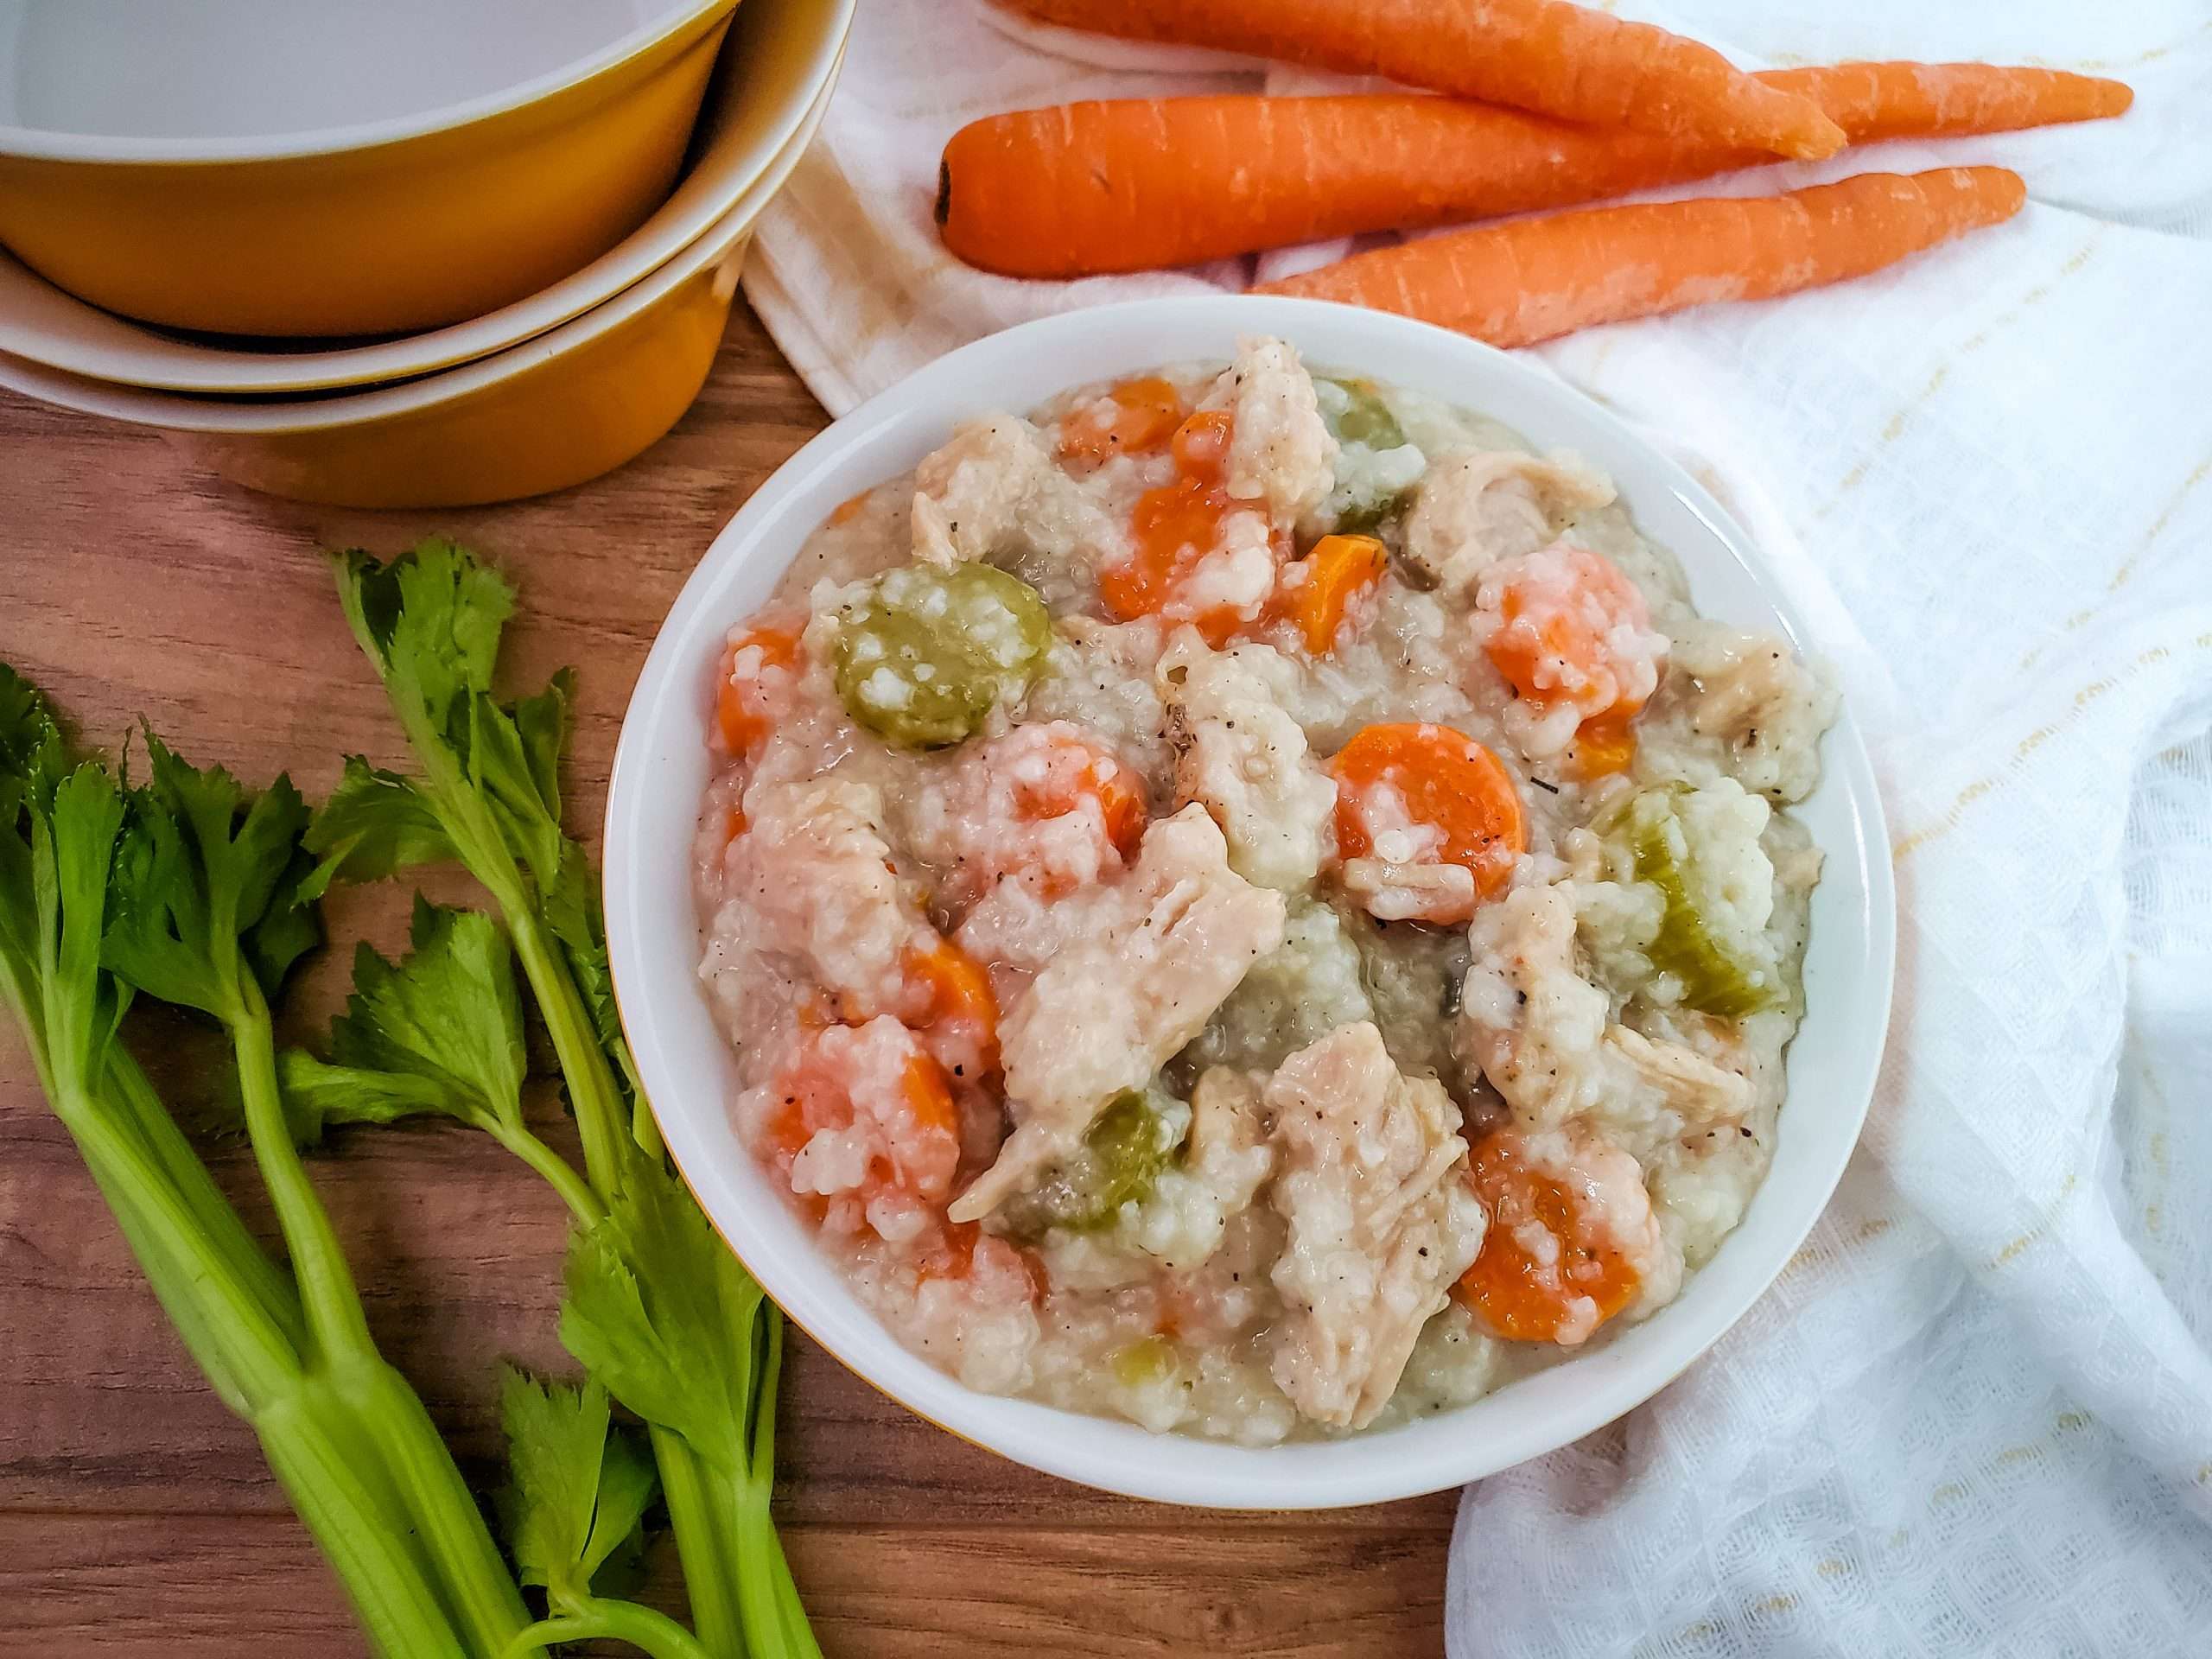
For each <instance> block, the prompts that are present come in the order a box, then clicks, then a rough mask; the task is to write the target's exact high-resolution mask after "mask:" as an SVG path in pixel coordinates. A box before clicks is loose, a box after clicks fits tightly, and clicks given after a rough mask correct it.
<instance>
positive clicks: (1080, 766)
mask: <svg viewBox="0 0 2212 1659" xmlns="http://www.w3.org/2000/svg"><path fill="white" fill-rule="evenodd" d="M1061 747H1064V748H1065V750H1067V751H1068V752H1069V753H1068V757H1067V758H1068V759H1069V760H1071V761H1072V762H1074V763H1075V764H1074V765H1073V766H1051V767H1046V768H1044V769H1042V771H1041V772H1040V773H1039V775H1037V776H1028V775H1023V776H1018V777H1016V778H1015V779H1014V811H1015V812H1016V813H1017V814H1018V815H1020V817H1022V818H1023V819H1025V820H1027V822H1029V823H1046V821H1048V820H1050V819H1052V818H1059V817H1066V816H1067V815H1068V814H1069V813H1071V812H1075V811H1079V810H1082V807H1083V804H1084V801H1085V800H1095V801H1096V802H1097V803H1098V809H1099V813H1100V816H1101V817H1103V819H1104V820H1105V823H1106V838H1107V839H1108V840H1109V841H1110V842H1113V843H1114V850H1115V851H1116V852H1117V853H1119V854H1121V855H1122V857H1123V858H1125V859H1126V858H1128V857H1131V856H1132V855H1135V852H1136V848H1137V842H1139V841H1141V840H1142V839H1143V838H1144V826H1145V810H1144V790H1143V788H1142V787H1141V785H1139V783H1138V781H1137V774H1136V773H1135V771H1134V770H1132V769H1131V768H1130V767H1128V766H1124V765H1123V764H1122V762H1121V761H1119V760H1116V759H1115V758H1114V757H1113V756H1112V755H1111V754H1109V753H1107V752H1106V751H1105V750H1104V749H1103V748H1101V747H1098V746H1097V745H1096V744H1095V743H1090V742H1086V741H1083V740H1081V739H1077V738H1069V739H1065V740H1063V741H1062V745H1061Z"/></svg>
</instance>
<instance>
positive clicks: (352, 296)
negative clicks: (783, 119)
mask: <svg viewBox="0 0 2212 1659" xmlns="http://www.w3.org/2000/svg"><path fill="white" fill-rule="evenodd" d="M735 4H736V0H611V3H610V0H496V3H495V0H476V3H471V4H467V5H461V4H455V3H452V0H377V3H375V4H373V5H353V4H346V5H324V4H302V3H300V0H194V4H192V5H190V6H175V7H172V6H148V5H144V4H141V3H135V0H0V64H5V65H7V66H9V67H11V68H12V70H13V73H12V74H7V75H0V243H4V244H5V245H7V246H8V248H9V249H10V250H11V251H13V252H14V253H15V254H16V257H19V258H20V259H22V262H23V263H24V264H27V265H29V267H30V268H31V269H33V270H35V271H37V272H38V273H40V274H41V276H43V277H47V278H48V280H49V281H51V282H53V283H55V284H56V285H58V286H59V287H60V288H62V289H67V290H68V291H69V292H71V293H73V294H75V295H78V296H80V297H82V298H84V299H86V300H89V301H91V302H92V303H93V304H95V305H98V306H100V307H103V308H106V309H108V310H111V311H116V312H119V313H121V314H123V315H126V316H130V317H136V318H139V319H141V320H143V321H149V322H156V323H160V324H163V325H166V326H168V327H178V328H189V329H198V330H205V331H212V332H216V333H221V334H252V335H315V336H337V335H361V334H396V333H401V332H405V331H410V330H416V329H424V328H432V327H438V326H440V325H442V324H446V323H451V322H454V321H460V320H461V319H463V318H467V317H473V316H475V315H479V314H480V313H482V312H486V311H490V310H493V309H495V308H499V307H502V306H505V305H507V304H510V303H512V302H514V301H516V300H518V299H521V298H523V297H524V296H527V295H530V294H532V293H535V292H536V291H537V290H538V289H543V288H545V287H546V286H548V285H549V284H551V283H556V282H558V281H559V280H560V279H561V278H563V277H566V276H568V275H569V273H570V272H572V271H574V270H576V269H577V268H578V267H579V266H582V265H584V264H588V263H589V262H590V261H591V260H593V259H594V258H596V257H598V256H600V255H601V254H602V253H604V252H606V251H607V249H608V248H610V247H612V246H613V245H614V244H616V243H617V242H619V241H620V240H621V239H622V238H624V237H625V236H626V235H628V234H629V233H630V232H631V231H632V230H633V229H634V228H636V226H638V224H639V222H640V221H641V220H643V219H645V217H646V215H647V214H649V213H651V212H652V209H653V208H654V207H655V206H656V205H658V202H659V201H660V200H661V199H662V198H663V197H664V196H665V195H666V194H668V190H669V187H670V185H671V182H672V181H673V180H674V179H675V177H676V174H677V167H678V165H679V164H680V162H682V160H683V151H684V145H685V143H686V142H687V140H688V138H689V137H690V131H691V125H692V122H693V119H694V118H695V117H696V115H697V113H698V109H699V102H700V99H701V97H702V94H703V93H704V92H705V90H706V86H707V79H708V76H709V73H710V72H711V70H712V69H713V67H714V62H715V52H716V50H717V48H719V47H720V45H721V38H722V35H723V33H724V31H725V30H726V29H728V26H729V21H730V13H731V10H732V9H733V7H734V5H735Z"/></svg>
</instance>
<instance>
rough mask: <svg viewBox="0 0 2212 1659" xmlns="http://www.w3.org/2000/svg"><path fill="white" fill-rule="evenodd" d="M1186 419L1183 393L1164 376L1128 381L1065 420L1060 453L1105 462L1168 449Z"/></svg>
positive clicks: (1070, 458) (1072, 459) (1079, 458)
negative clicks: (1119, 457)
mask: <svg viewBox="0 0 2212 1659" xmlns="http://www.w3.org/2000/svg"><path fill="white" fill-rule="evenodd" d="M1182 423H1183V394H1182V393H1180V392H1179V391H1176V390H1175V387H1174V385H1173V383H1172V382H1170V381H1167V380H1166V379H1163V378H1161V377H1160V376H1159V375H1156V374H1155V375H1148V376H1147V377H1146V378H1143V379H1141V380H1125V381H1123V382H1122V384H1121V385H1118V386H1116V387H1115V388H1114V389H1113V391H1109V392H1108V393H1107V394H1106V395H1105V397H1102V398H1099V399H1098V400H1097V401H1096V402H1095V403H1091V404H1085V405H1084V407H1083V408H1081V409H1079V410H1076V411H1075V412H1074V413H1072V414H1071V415H1070V416H1068V417H1067V418H1066V419H1065V420H1064V421H1062V422H1061V423H1060V443H1059V449H1060V455H1061V458H1062V459H1064V460H1068V461H1093V462H1103V461H1111V460H1112V459H1113V458H1114V457H1115V456H1116V455H1143V454H1151V453H1152V452H1153V451H1154V450H1155V449H1160V448H1165V447H1166V443H1167V442H1168V440H1169V439H1171V438H1173V436H1174V435H1175V429H1176V428H1177V427H1179V426H1180V425H1181V424H1182Z"/></svg>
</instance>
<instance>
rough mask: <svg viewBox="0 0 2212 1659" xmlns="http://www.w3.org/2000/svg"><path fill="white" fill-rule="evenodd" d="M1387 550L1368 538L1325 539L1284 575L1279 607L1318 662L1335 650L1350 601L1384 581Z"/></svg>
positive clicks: (1314, 544) (1333, 537)
mask: <svg viewBox="0 0 2212 1659" xmlns="http://www.w3.org/2000/svg"><path fill="white" fill-rule="evenodd" d="M1389 563H1390V554H1389V550H1388V549H1387V548H1385V547H1384V546H1383V543H1381V542H1379V541H1377V540H1376V538H1375V537H1372V536H1324V537H1322V538H1321V539H1320V540H1319V541H1318V542H1316V543H1313V551H1312V552H1311V553H1308V554H1307V555H1306V556H1305V557H1304V558H1302V559H1300V561H1299V562H1298V563H1296V564H1294V565H1293V566H1292V567H1291V568H1290V569H1289V570H1288V571H1287V572H1286V573H1285V576H1284V586H1283V591H1282V597H1283V608H1284V609H1285V611H1287V613H1288V614H1289V616H1290V620H1292V621H1293V622H1294V623H1296V624H1297V625H1298V632H1299V637H1300V639H1303V640H1305V642H1306V650H1307V651H1309V652H1312V653H1313V655H1314V656H1316V657H1325V656H1327V655H1328V654H1329V653H1330V652H1332V651H1334V650H1335V649H1336V645H1337V636H1338V634H1339V633H1341V632H1343V631H1344V619H1345V617H1346V616H1347V615H1348V614H1349V613H1350V612H1351V607H1352V604H1353V601H1356V600H1357V599H1358V598H1359V596H1360V595H1361V594H1365V593H1367V592H1369V591H1370V590H1371V589H1372V588H1374V587H1375V585H1376V583H1377V582H1381V581H1382V580H1383V571H1384V570H1386V569H1389Z"/></svg>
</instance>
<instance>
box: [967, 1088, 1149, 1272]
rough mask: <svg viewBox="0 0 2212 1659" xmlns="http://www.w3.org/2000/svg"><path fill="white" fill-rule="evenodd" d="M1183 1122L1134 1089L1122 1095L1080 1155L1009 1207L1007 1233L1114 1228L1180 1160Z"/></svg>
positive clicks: (1026, 1235)
mask: <svg viewBox="0 0 2212 1659" xmlns="http://www.w3.org/2000/svg"><path fill="white" fill-rule="evenodd" d="M1180 1119H1181V1114H1179V1113H1178V1114H1177V1115H1176V1116H1173V1117H1171V1116H1168V1115H1167V1114H1166V1113H1165V1112H1163V1111H1161V1110H1160V1107H1159V1106H1158V1105H1156V1104H1154V1102H1152V1101H1151V1100H1148V1099H1147V1097H1146V1096H1143V1095H1141V1094H1140V1093H1138V1092H1137V1091H1136V1090H1134V1089H1133V1090H1128V1092H1127V1093H1125V1094H1121V1095H1117V1096H1115V1097H1114V1100H1113V1103H1111V1104H1110V1105H1109V1106H1108V1107H1107V1108H1106V1109H1105V1110H1104V1111H1103V1112H1102V1113H1100V1114H1099V1116H1098V1121H1097V1122H1095V1123H1093V1124H1092V1125H1091V1126H1090V1133H1089V1134H1088V1135H1084V1140H1083V1145H1082V1147H1080V1148H1078V1149H1077V1152H1076V1154H1075V1155H1074V1156H1073V1157H1072V1158H1071V1159H1069V1160H1068V1161H1067V1162H1066V1163H1065V1164H1063V1165H1061V1166H1060V1167H1059V1168H1058V1169H1056V1170H1054V1171H1053V1172H1052V1173H1051V1174H1049V1175H1047V1176H1046V1178H1045V1179H1043V1180H1042V1181H1040V1182H1039V1184H1038V1185H1036V1186H1034V1187H1033V1188H1031V1189H1030V1190H1029V1191H1028V1192H1025V1193H1023V1194H1022V1195H1021V1196H1020V1198H1015V1199H1014V1200H1012V1201H1011V1202H1010V1203H1008V1204H1007V1206H1006V1209H1005V1211H1004V1214H1005V1217H1006V1222H1007V1230H1008V1231H1009V1232H1011V1233H1012V1234H1013V1235H1014V1236H1015V1237H1017V1238H1035V1237H1039V1236H1042V1235H1043V1234H1045V1233H1046V1232H1047V1231H1049V1230H1052V1229H1053V1228H1058V1229H1060V1230H1064V1231H1066V1232H1076V1233H1081V1232H1095V1231H1096V1230H1098V1229H1100V1228H1103V1227H1105V1226H1108V1225H1109V1224H1111V1223H1112V1222H1113V1220H1114V1217H1116V1216H1117V1215H1118V1214H1120V1213H1121V1209H1122V1205H1125V1204H1128V1203H1129V1202H1130V1201H1131V1200H1132V1199H1135V1200H1138V1201H1141V1200H1143V1199H1145V1198H1149V1197H1150V1196H1151V1194H1152V1190H1153V1188H1154V1185H1157V1183H1158V1182H1159V1179H1160V1172H1161V1171H1162V1170H1164V1169H1166V1167H1167V1166H1169V1165H1170V1164H1171V1163H1173V1161H1174V1158H1175V1151H1176V1147H1178V1146H1179V1144H1180V1142H1181V1140H1182V1135H1183V1128H1184V1124H1183V1122H1181V1121H1180Z"/></svg>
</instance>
